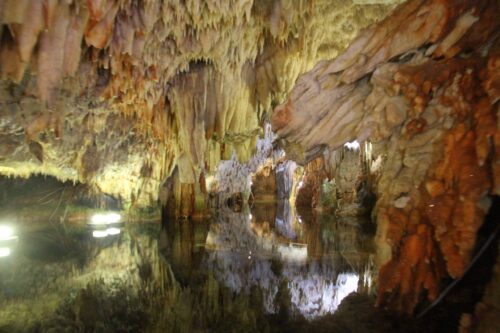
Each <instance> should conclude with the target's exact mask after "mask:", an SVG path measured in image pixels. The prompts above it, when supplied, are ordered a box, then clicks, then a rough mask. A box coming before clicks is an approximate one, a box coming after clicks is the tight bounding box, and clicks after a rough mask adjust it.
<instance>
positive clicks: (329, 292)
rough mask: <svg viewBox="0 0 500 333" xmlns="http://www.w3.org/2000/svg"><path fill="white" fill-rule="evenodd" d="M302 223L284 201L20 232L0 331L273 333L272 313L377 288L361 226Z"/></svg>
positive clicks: (295, 313) (4, 273) (3, 264)
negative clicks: (206, 217) (196, 215)
mask: <svg viewBox="0 0 500 333" xmlns="http://www.w3.org/2000/svg"><path fill="white" fill-rule="evenodd" d="M302 220H303V222H302V223H300V222H299V221H298V217H297V216H296V214H295V212H294V211H293V209H291V208H290V206H289V205H286V204H281V205H278V208H277V209H276V208H269V209H268V207H266V206H259V207H254V208H253V210H252V211H251V212H250V211H248V209H247V210H246V211H244V212H241V213H235V212H233V211H231V210H227V209H222V210H221V211H220V212H219V215H218V217H217V219H215V221H213V222H212V223H207V222H206V221H203V222H193V221H171V222H169V223H167V225H166V226H165V228H164V229H162V230H160V226H159V225H158V224H144V225H137V224H136V225H126V227H125V225H124V224H118V225H117V224H113V225H104V226H91V227H85V228H76V227H74V228H63V227H61V226H47V228H45V229H42V230H38V231H32V232H19V241H18V244H17V250H16V252H15V253H12V255H11V256H10V257H9V258H8V260H2V261H0V331H2V330H7V331H9V332H16V331H30V330H33V331H40V330H41V331H47V330H49V329H55V330H56V331H58V330H69V331H95V330H97V331H115V330H123V331H172V332H191V331H196V330H201V331H206V330H207V329H209V330H210V331H218V332H223V331H234V330H235V329H237V328H238V327H241V328H245V329H251V330H257V331H266V330H268V331H269V330H271V331H273V330H272V329H270V326H269V325H271V322H272V320H271V319H272V318H273V317H272V316H278V318H299V317H302V316H303V317H305V318H307V319H314V318H318V317H320V316H323V315H326V314H329V313H333V312H334V311H335V310H336V309H337V307H338V306H339V304H340V302H341V301H342V299H343V298H344V297H346V296H347V295H348V294H349V293H351V292H352V291H356V290H360V288H361V289H362V290H363V291H366V290H367V288H369V286H370V281H371V278H370V272H371V268H372V266H371V265H372V264H371V253H370V252H369V251H368V250H367V248H369V241H368V240H367V239H363V237H360V236H359V230H358V228H359V225H358V223H354V222H356V221H337V222H335V223H334V221H329V219H328V218H326V217H325V218H324V219H323V220H321V219H320V220H318V221H312V220H311V219H310V218H309V217H307V216H303V217H302ZM270 318H271V319H270ZM270 320H271V321H270Z"/></svg>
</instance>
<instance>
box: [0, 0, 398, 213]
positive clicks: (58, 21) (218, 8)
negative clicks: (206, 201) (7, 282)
mask: <svg viewBox="0 0 500 333" xmlns="http://www.w3.org/2000/svg"><path fill="white" fill-rule="evenodd" d="M397 2H399V0H396V1H393V2H392V3H391V4H387V5H383V4H382V5H358V4H356V3H355V2H351V1H343V0H342V1H340V0H336V1H330V0H323V1H314V2H313V1H305V0H300V1H283V0H276V1H261V0H255V1H251V0H250V1H249V0H231V1H219V0H210V1H200V0H189V1H177V0H172V1H156V0H145V1H129V0H116V1H115V0H70V1H67V0H20V1H11V0H6V1H2V2H1V3H0V79H1V82H0V87H1V96H2V99H1V102H0V103H1V106H0V110H1V111H0V112H1V113H0V117H1V119H2V122H0V135H1V140H0V147H2V148H1V149H0V158H1V164H0V173H1V174H4V175H5V174H8V175H12V176H27V175H30V174H32V173H42V174H50V175H53V176H56V177H58V178H59V179H62V180H65V179H70V180H73V181H80V182H85V183H89V184H91V185H92V186H93V187H95V188H96V189H98V190H100V191H104V192H106V193H110V194H113V195H115V196H120V197H122V198H123V199H124V200H126V201H127V202H132V203H137V204H140V205H147V204H151V203H152V202H154V201H155V200H156V198H157V197H158V189H159V187H160V185H161V184H162V183H163V182H164V181H165V179H166V178H167V177H169V176H170V175H171V174H172V172H173V170H174V169H175V167H178V170H179V172H180V179H181V182H182V183H185V184H193V183H194V182H193V179H196V180H197V179H198V177H199V176H200V175H201V174H210V173H211V174H213V173H214V172H215V170H216V167H217V164H218V162H219V160H221V159H226V160H227V159H230V158H231V156H232V154H233V151H235V152H236V155H237V156H238V158H239V159H240V160H241V161H243V162H244V161H246V160H248V159H249V158H250V156H251V154H252V152H253V151H255V143H256V140H257V136H258V135H259V133H260V134H261V133H262V131H259V126H262V124H263V122H264V120H265V119H266V117H267V116H266V114H267V113H268V112H269V111H270V109H271V106H272V105H274V104H276V103H278V102H280V101H281V100H283V98H284V96H285V94H286V93H288V91H289V90H290V89H291V87H292V85H293V82H294V81H295V79H296V78H297V76H298V75H299V74H301V73H303V72H304V71H306V70H308V69H310V68H311V67H312V65H313V64H314V63H315V62H317V61H318V60H319V59H322V58H331V57H334V56H335V55H336V54H338V52H340V51H341V50H342V49H343V48H345V47H346V46H347V45H348V43H349V41H350V40H351V39H352V38H354V37H355V35H356V33H357V32H358V31H359V29H361V28H362V27H364V26H366V25H368V24H370V23H372V22H374V21H376V20H378V19H380V18H382V17H383V16H385V15H386V14H387V13H388V12H389V11H390V10H391V9H392V8H393V7H394V4H393V3H397ZM324 22H331V24H330V23H329V24H326V25H325V24H324ZM4 120H5V121H4ZM115 123H118V124H120V125H118V126H117V127H118V128H119V130H118V132H115V131H109V130H108V129H109V127H110V126H111V127H112V124H115ZM81 131H84V132H85V131H88V132H90V133H91V134H90V135H88V136H85V135H84V134H82V133H76V132H81ZM104 136H110V138H108V139H106V140H105V142H106V143H102V142H100V141H101V140H98V139H96V137H104ZM76 137H78V138H80V142H82V144H78V143H76V142H75V143H74V144H68V142H71V141H72V138H76ZM125 137H127V139H124V138H125ZM122 139H124V140H125V141H126V142H127V144H126V145H120V144H118V143H117V142H121V140H122ZM111 142H113V146H111V145H110V143H111ZM124 146H126V147H127V149H123V147H124ZM110 151H111V153H110ZM117 179H125V180H126V181H125V182H122V183H123V185H122V186H119V187H115V186H114V184H115V182H116V180H117Z"/></svg>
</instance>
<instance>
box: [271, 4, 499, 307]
mask: <svg viewBox="0 0 500 333" xmlns="http://www.w3.org/2000/svg"><path fill="white" fill-rule="evenodd" d="M499 10H500V8H499V4H498V2H497V1H490V0H482V1H441V0H427V1H409V2H407V3H405V4H404V5H401V6H400V7H398V8H397V9H396V10H395V11H394V12H393V13H392V14H391V15H390V16H389V17H388V18H386V19H385V20H384V21H382V22H381V23H379V24H376V25H374V26H372V27H370V28H368V29H366V30H364V31H363V32H362V33H361V34H360V35H359V36H358V37H357V38H356V39H355V40H354V41H353V43H352V44H351V45H350V46H349V48H347V50H346V51H345V52H343V53H342V54H340V55H339V56H338V57H337V58H335V59H333V60H330V61H322V62H320V63H318V64H317V65H316V66H315V67H314V68H313V69H312V70H311V71H310V72H308V73H306V74H304V75H302V76H300V77H299V79H298V80H297V82H296V85H295V87H294V88H293V90H292V92H291V93H290V95H289V97H288V100H287V101H286V102H285V103H284V104H282V105H280V106H278V107H277V108H275V110H274V113H273V115H272V125H273V129H274V130H275V132H276V134H277V135H278V140H280V142H281V146H282V147H283V148H285V150H286V152H287V154H288V156H289V157H290V158H292V159H294V160H296V161H298V162H302V163H307V162H309V161H311V160H312V159H314V158H315V157H317V156H319V155H321V154H322V153H323V151H324V149H325V148H328V149H330V150H336V149H339V148H341V147H342V145H344V143H346V142H350V141H354V140H357V141H358V142H364V141H370V142H371V143H372V144H373V157H374V158H375V157H378V156H380V158H381V159H382V160H383V165H382V169H381V171H380V175H379V176H378V178H376V179H375V181H374V188H375V190H376V194H377V199H378V200H377V204H376V207H375V210H374V212H373V215H374V217H375V218H376V222H377V228H378V229H377V243H378V244H377V247H378V264H379V265H380V267H381V270H380V275H379V299H378V304H379V305H384V306H385V305H389V306H391V307H393V308H396V309H399V310H402V311H407V312H412V311H413V309H414V307H415V306H416V304H417V303H418V302H420V300H421V297H422V295H426V296H427V298H428V299H429V300H433V299H435V298H436V297H437V295H438V293H439V290H440V283H441V280H442V278H443V277H445V276H451V277H452V278H459V277H460V276H461V275H462V274H463V273H464V271H465V269H466V267H467V265H468V264H469V261H470V257H471V252H472V250H473V247H474V245H475V235H476V232H477V230H478V228H479V227H480V226H481V224H482V222H483V219H484V216H485V214H486V212H487V211H488V209H489V207H490V204H491V200H490V196H491V195H498V194H499V192H500V183H499V179H500V178H499V177H500V173H499V172H500V171H499V170H500V169H499V165H500V164H499V163H500V160H499V158H500V155H499V149H500V141H499V138H500V130H499V126H500V125H499V124H500V123H499V122H498V117H499V110H500V104H499V103H498V100H499V97H500V91H499V90H498V85H499V83H500V81H499V80H500V75H499V74H500V70H499V50H500V49H499V47H500V39H499V37H498V31H499V25H500V22H499V21H498V19H497V17H496V14H494V13H498V12H499Z"/></svg>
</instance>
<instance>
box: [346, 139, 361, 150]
mask: <svg viewBox="0 0 500 333" xmlns="http://www.w3.org/2000/svg"><path fill="white" fill-rule="evenodd" d="M344 147H346V148H347V149H354V150H358V149H359V142H358V141H356V140H354V141H352V142H347V143H345V144H344Z"/></svg>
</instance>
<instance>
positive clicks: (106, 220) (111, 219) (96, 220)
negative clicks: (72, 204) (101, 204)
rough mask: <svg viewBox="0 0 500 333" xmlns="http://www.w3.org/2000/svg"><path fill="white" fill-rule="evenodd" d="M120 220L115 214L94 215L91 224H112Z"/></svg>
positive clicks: (118, 215) (119, 216)
mask: <svg viewBox="0 0 500 333" xmlns="http://www.w3.org/2000/svg"><path fill="white" fill-rule="evenodd" d="M121 218H122V217H121V215H120V214H117V213H104V214H95V215H94V216H92V219H91V221H92V222H91V223H92V224H99V225H102V224H112V223H118V222H120V220H121Z"/></svg>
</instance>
